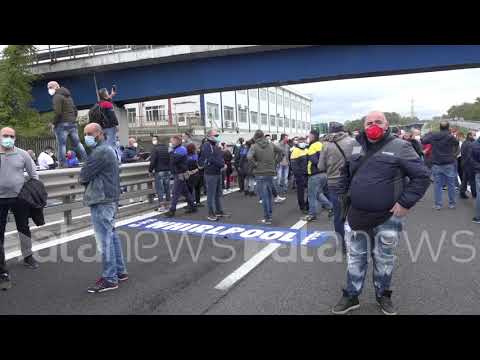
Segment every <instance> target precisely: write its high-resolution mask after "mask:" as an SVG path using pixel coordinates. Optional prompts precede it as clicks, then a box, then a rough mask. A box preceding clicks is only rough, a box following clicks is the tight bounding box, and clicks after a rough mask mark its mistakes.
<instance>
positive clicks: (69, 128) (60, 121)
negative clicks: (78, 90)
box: [47, 81, 87, 167]
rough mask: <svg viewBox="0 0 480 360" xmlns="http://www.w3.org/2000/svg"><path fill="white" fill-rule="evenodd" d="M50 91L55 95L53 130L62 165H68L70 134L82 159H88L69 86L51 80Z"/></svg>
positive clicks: (53, 100)
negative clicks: (65, 86) (68, 138)
mask: <svg viewBox="0 0 480 360" xmlns="http://www.w3.org/2000/svg"><path fill="white" fill-rule="evenodd" d="M47 87H48V93H49V94H50V95H51V96H53V99H52V102H53V111H54V112H55V118H54V120H53V131H54V133H55V136H56V138H57V144H58V153H57V155H58V161H59V163H60V167H67V159H66V154H67V137H68V136H69V135H70V139H71V140H72V145H73V147H74V149H75V150H76V153H77V154H79V155H80V157H81V158H82V161H86V160H87V153H86V151H85V148H84V147H83V145H82V143H81V142H80V138H79V137H78V129H77V115H78V111H77V108H76V107H75V104H74V102H73V99H72V95H71V94H70V91H69V90H68V89H67V88H64V87H60V85H59V84H58V83H57V82H56V81H50V82H49V83H48V85H47Z"/></svg>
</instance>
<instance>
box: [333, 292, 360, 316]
mask: <svg viewBox="0 0 480 360" xmlns="http://www.w3.org/2000/svg"><path fill="white" fill-rule="evenodd" d="M359 307H360V303H359V302H358V297H357V296H353V297H351V296H348V295H347V294H346V293H345V292H343V296H342V298H341V299H340V301H339V302H338V303H337V305H335V306H334V308H333V309H332V312H333V313H334V314H339V315H340V314H346V313H348V312H349V311H352V310H355V309H358V308H359Z"/></svg>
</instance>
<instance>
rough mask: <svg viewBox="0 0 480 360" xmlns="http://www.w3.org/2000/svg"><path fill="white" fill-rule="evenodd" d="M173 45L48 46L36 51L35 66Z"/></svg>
mask: <svg viewBox="0 0 480 360" xmlns="http://www.w3.org/2000/svg"><path fill="white" fill-rule="evenodd" d="M168 46H174V45H67V46H54V45H52V46H49V48H48V49H41V50H37V53H36V55H35V64H42V63H56V62H59V61H66V60H74V59H77V58H84V57H93V56H98V55H106V54H114V53H118V52H125V51H138V50H147V49H153V48H158V47H168Z"/></svg>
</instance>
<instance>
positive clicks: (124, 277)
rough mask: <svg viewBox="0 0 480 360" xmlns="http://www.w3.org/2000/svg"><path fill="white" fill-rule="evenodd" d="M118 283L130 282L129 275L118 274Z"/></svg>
mask: <svg viewBox="0 0 480 360" xmlns="http://www.w3.org/2000/svg"><path fill="white" fill-rule="evenodd" d="M117 277H118V281H120V282H123V281H127V280H128V274H118V275H117Z"/></svg>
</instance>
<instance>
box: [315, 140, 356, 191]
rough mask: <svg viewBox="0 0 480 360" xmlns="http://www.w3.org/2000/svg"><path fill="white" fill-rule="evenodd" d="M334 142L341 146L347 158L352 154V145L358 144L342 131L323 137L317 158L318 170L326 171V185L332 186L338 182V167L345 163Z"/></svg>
mask: <svg viewBox="0 0 480 360" xmlns="http://www.w3.org/2000/svg"><path fill="white" fill-rule="evenodd" d="M335 142H336V143H337V144H338V145H339V146H340V147H341V149H342V150H343V152H344V153H345V156H346V157H347V159H350V157H351V156H352V151H353V147H354V146H355V145H356V144H357V145H358V143H357V141H356V140H355V139H353V138H351V137H350V136H348V134H347V133H344V132H338V133H333V134H328V135H327V136H326V137H325V143H324V148H323V150H322V151H321V152H320V159H319V160H318V170H319V171H320V172H326V173H327V179H328V186H330V187H332V188H334V187H335V185H336V184H337V183H338V181H339V179H340V169H341V168H342V166H343V165H344V164H345V160H344V158H343V155H342V153H341V152H340V150H339V149H338V147H337V146H336V145H335ZM358 146H359V145H358Z"/></svg>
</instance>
